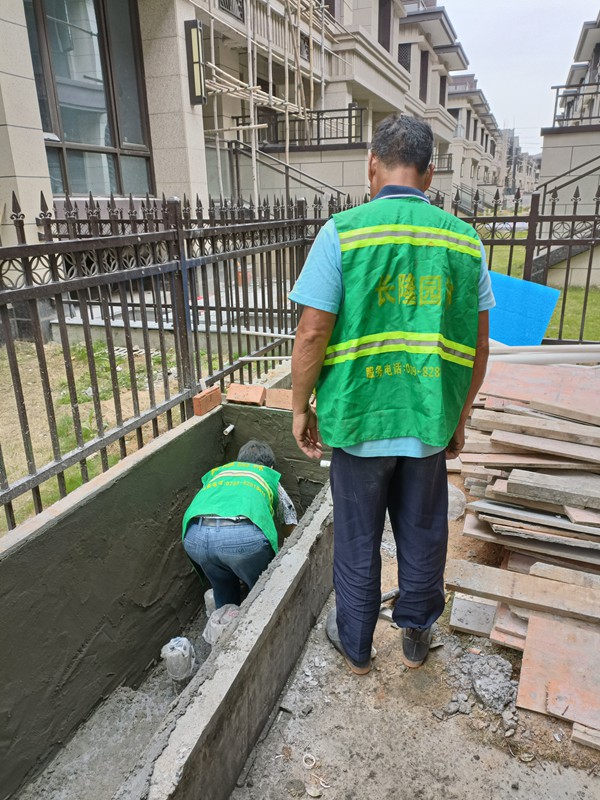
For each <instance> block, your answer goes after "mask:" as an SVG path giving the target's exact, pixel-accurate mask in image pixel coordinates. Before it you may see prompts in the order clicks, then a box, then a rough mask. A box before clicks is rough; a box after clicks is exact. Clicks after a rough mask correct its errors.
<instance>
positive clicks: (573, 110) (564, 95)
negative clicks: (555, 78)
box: [542, 83, 600, 133]
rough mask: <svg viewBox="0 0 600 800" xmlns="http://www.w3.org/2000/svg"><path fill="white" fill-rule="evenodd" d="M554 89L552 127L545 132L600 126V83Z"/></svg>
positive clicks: (555, 87)
mask: <svg viewBox="0 0 600 800" xmlns="http://www.w3.org/2000/svg"><path fill="white" fill-rule="evenodd" d="M552 88H553V89H554V91H555V100H554V116H553V120H552V126H551V127H550V128H544V129H543V130H544V131H548V132H551V131H552V132H556V129H573V128H582V127H589V126H600V83H583V84H581V85H579V86H573V85H569V84H565V85H562V86H553V87H552ZM542 133H543V131H542Z"/></svg>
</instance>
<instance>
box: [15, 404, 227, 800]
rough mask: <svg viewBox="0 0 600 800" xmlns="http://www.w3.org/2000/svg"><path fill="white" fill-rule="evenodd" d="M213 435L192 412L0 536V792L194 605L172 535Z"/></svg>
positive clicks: (177, 627)
mask: <svg viewBox="0 0 600 800" xmlns="http://www.w3.org/2000/svg"><path fill="white" fill-rule="evenodd" d="M222 430H223V415H222V412H221V409H220V408H219V409H217V410H215V411H214V412H211V414H209V415H207V416H206V417H196V418H194V419H192V420H190V421H189V422H186V423H184V424H183V425H181V426H179V427H178V428H177V429H175V430H174V431H171V432H169V433H167V434H164V435H163V436H161V437H160V439H158V440H155V441H154V442H152V443H150V444H149V445H147V446H146V447H145V448H144V449H143V450H141V451H140V452H139V453H136V454H134V455H132V456H130V457H129V458H127V459H125V460H124V461H122V462H121V463H120V464H118V465H117V466H115V467H113V468H112V469H111V470H109V471H108V472H107V473H105V474H104V475H102V476H100V477H98V478H96V479H94V480H93V481H91V482H90V483H89V484H87V485H86V486H84V487H81V488H80V489H78V490H76V491H75V492H73V493H72V494H70V495H69V496H68V497H67V498H65V499H64V500H62V501H60V502H59V503H57V504H55V505H54V506H52V508H50V509H49V510H48V511H45V512H44V513H43V514H41V515H39V516H38V517H36V518H35V519H33V520H30V521H29V522H27V523H24V524H23V525H21V526H19V527H18V528H17V529H16V530H15V531H13V532H11V533H9V534H7V535H6V536H5V537H4V538H2V539H0V652H1V653H2V658H1V659H0V797H1V798H6V797H8V796H10V794H11V793H12V792H13V791H14V790H15V789H16V788H17V786H18V785H19V784H20V783H21V782H22V781H23V779H24V778H25V776H26V775H27V774H28V773H31V771H32V770H35V769H36V766H39V764H40V763H41V761H42V760H43V759H45V758H47V757H48V756H49V755H50V754H51V753H52V752H53V750H55V749H56V748H57V747H58V745H59V744H60V743H61V742H64V740H65V739H66V738H67V737H68V736H69V734H70V733H71V732H72V731H73V730H74V728H75V727H76V726H77V725H78V724H79V723H80V722H81V721H82V720H83V719H84V718H85V717H86V716H87V715H88V714H89V712H90V711H91V710H92V709H93V707H94V706H95V705H96V704H97V703H98V702H99V701H100V700H101V699H102V698H103V697H104V696H106V695H107V694H109V693H110V692H111V691H112V690H113V689H114V688H115V687H117V686H119V685H121V684H123V683H125V684H129V685H131V684H135V682H136V681H137V680H139V678H140V677H141V676H142V674H143V673H144V671H145V669H146V668H147V667H148V665H149V663H150V662H151V661H152V660H153V659H155V658H157V656H158V652H159V650H160V646H161V645H162V644H164V642H166V641H168V640H169V638H171V636H174V635H176V634H178V633H179V632H180V631H181V629H182V627H183V626H184V625H185V624H186V622H187V621H188V620H189V619H190V617H191V616H192V615H193V614H194V613H195V611H196V610H197V608H198V606H199V603H200V601H201V597H202V592H201V585H200V584H199V582H198V578H197V576H196V574H195V573H194V572H192V570H191V568H190V565H189V562H188V561H187V559H186V557H185V555H184V553H183V549H182V548H181V546H180V544H179V535H180V534H179V531H180V525H181V518H182V515H183V511H184V509H185V507H186V505H187V504H188V503H189V502H190V500H191V498H192V496H193V494H194V492H195V491H196V490H197V488H198V476H200V475H202V474H204V472H205V471H206V470H207V469H209V468H211V467H213V466H215V463H220V462H222V459H223V455H224V450H223V436H222Z"/></svg>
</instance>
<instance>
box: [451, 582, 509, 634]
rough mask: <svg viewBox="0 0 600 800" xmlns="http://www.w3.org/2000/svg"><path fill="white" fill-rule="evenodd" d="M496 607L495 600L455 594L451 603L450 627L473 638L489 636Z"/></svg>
mask: <svg viewBox="0 0 600 800" xmlns="http://www.w3.org/2000/svg"><path fill="white" fill-rule="evenodd" d="M497 605H498V604H497V603H496V601H495V600H486V599H485V598H484V597H473V596H471V595H466V594H461V593H460V592H456V593H455V595H454V599H453V601H452V613H451V614H450V627H451V628H452V629H453V630H456V631H462V632H463V633H471V634H473V635H475V636H489V635H490V631H491V630H492V626H493V624H494V616H495V614H496V608H497Z"/></svg>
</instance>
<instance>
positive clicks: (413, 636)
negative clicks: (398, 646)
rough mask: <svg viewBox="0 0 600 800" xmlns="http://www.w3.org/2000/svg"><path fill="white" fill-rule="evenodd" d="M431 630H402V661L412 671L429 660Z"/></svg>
mask: <svg viewBox="0 0 600 800" xmlns="http://www.w3.org/2000/svg"><path fill="white" fill-rule="evenodd" d="M431 637H432V631H431V628H423V630H419V629H418V628H404V629H403V630H402V661H403V663H404V664H406V666H407V667H410V669H416V668H417V667H420V666H421V664H422V663H423V662H424V661H425V659H426V658H427V653H428V652H429V646H430V644H431Z"/></svg>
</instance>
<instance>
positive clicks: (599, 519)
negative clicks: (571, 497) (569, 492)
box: [564, 506, 600, 528]
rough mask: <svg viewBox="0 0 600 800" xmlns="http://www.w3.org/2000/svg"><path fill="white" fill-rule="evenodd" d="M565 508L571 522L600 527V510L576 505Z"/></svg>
mask: <svg viewBox="0 0 600 800" xmlns="http://www.w3.org/2000/svg"><path fill="white" fill-rule="evenodd" d="M564 509H565V514H566V515H567V517H568V518H569V519H570V520H571V522H575V523H579V524H580V525H589V526H591V527H594V528H600V511H592V510H591V509H589V508H576V507H575V506H565V507H564Z"/></svg>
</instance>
